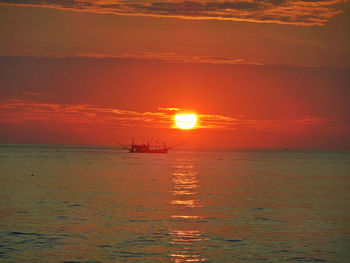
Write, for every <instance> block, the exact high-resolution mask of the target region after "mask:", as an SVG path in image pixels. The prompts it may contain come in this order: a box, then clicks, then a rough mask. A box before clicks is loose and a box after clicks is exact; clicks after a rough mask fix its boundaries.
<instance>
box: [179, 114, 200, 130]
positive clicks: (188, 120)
mask: <svg viewBox="0 0 350 263" xmlns="http://www.w3.org/2000/svg"><path fill="white" fill-rule="evenodd" d="M196 122H197V116H196V115H195V114H177V115H175V123H176V125H177V127H179V128H180V129H185V130H187V129H192V128H193V127H194V126H195V125H196Z"/></svg>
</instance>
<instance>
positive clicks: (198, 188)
mask: <svg viewBox="0 0 350 263" xmlns="http://www.w3.org/2000/svg"><path fill="white" fill-rule="evenodd" d="M203 261H205V262H257V261H266V262H350V151H297V150H286V151H283V150H206V151H205V150H202V151H191V150H182V149H175V150H173V151H170V152H169V153H168V154H130V153H128V152H125V151H123V150H122V149H120V148H118V147H115V148H113V147H69V146H32V145H0V262H203Z"/></svg>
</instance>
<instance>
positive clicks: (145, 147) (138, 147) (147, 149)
mask: <svg viewBox="0 0 350 263" xmlns="http://www.w3.org/2000/svg"><path fill="white" fill-rule="evenodd" d="M182 144H183V143H181V144H177V145H174V146H171V147H167V146H166V144H165V143H163V145H162V146H160V145H153V146H152V145H150V143H149V142H147V144H145V143H143V144H135V141H134V139H132V143H131V146H130V148H127V149H128V150H129V152H131V153H168V151H169V150H170V149H171V148H174V147H176V146H180V145H182ZM124 148H125V147H124Z"/></svg>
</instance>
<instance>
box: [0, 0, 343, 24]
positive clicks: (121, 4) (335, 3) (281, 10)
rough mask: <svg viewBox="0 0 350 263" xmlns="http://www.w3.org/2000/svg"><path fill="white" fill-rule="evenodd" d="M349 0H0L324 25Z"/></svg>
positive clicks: (131, 12) (80, 8)
mask: <svg viewBox="0 0 350 263" xmlns="http://www.w3.org/2000/svg"><path fill="white" fill-rule="evenodd" d="M346 2H347V1H346V0H263V1H262V0H231V1H225V0H224V1H221V0H201V1H200V0H193V1H173V0H159V1H154V0H152V1H146V0H52V1H49V0H0V3H1V4H3V5H24V6H42V7H48V8H56V9H68V10H74V11H85V12H95V13H112V14H118V15H143V16H160V17H177V18H186V19H220V20H235V21H250V22H259V23H279V24H295V25H323V24H325V23H326V22H327V21H328V20H329V19H331V18H332V17H334V16H335V15H337V14H339V13H341V12H342V10H341V8H342V5H344V4H345V3H346Z"/></svg>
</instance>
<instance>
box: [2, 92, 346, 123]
mask: <svg viewBox="0 0 350 263" xmlns="http://www.w3.org/2000/svg"><path fill="white" fill-rule="evenodd" d="M179 111H181V109H179V108H175V107H169V108H158V110H157V111H152V112H137V111H130V110H123V109H119V108H117V107H96V106H93V105H68V104H54V103H36V102H31V101H24V100H18V99H12V100H10V101H8V102H7V103H2V104H0V123H2V124H6V123H27V122H31V121H41V122H46V123H51V122H64V123H75V124H77V123H78V124H79V123H81V124H91V125H105V126H113V127H152V128H174V127H175V126H174V114H175V113H176V112H179ZM198 119H199V121H198V125H197V128H198V129H217V130H238V129H244V130H280V129H290V128H293V127H302V128H303V127H304V128H305V127H325V126H327V127H336V126H342V127H344V126H346V127H348V126H350V124H349V123H340V122H337V121H331V120H325V119H322V118H319V117H315V116H313V117H312V116H311V117H305V118H300V119H292V120H253V119H246V118H244V117H243V116H225V115H221V114H198Z"/></svg>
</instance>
